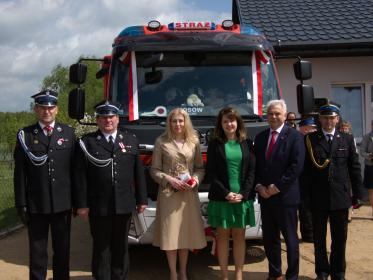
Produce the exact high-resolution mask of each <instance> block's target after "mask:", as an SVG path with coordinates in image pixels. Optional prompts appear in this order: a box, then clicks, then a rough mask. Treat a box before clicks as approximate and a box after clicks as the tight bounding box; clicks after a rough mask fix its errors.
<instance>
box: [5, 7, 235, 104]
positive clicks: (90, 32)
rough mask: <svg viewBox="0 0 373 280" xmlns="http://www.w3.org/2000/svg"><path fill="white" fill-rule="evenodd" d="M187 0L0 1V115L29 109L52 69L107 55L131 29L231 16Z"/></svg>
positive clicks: (218, 20)
mask: <svg viewBox="0 0 373 280" xmlns="http://www.w3.org/2000/svg"><path fill="white" fill-rule="evenodd" d="M197 7H198V5H197V3H196V1H194V2H191V3H189V2H188V1H187V0H184V1H183V0H136V1H129V0H102V1H99V0H81V1H69V0H39V1H30V0H29V1H28V0H14V1H6V0H5V1H4V0H3V1H1V2H0V26H1V29H0V52H1V56H0V89H1V90H0V111H19V110H27V109H28V108H29V104H30V101H31V99H30V96H31V95H33V94H35V93H36V92H37V91H38V90H39V89H40V85H41V83H42V80H43V78H44V77H45V76H46V75H48V74H50V71H51V70H52V69H53V67H54V66H56V65H57V64H59V63H61V64H62V65H69V64H71V63H73V62H75V61H76V60H77V59H78V58H79V56H81V55H95V56H97V57H101V56H103V55H105V54H108V53H110V52H111V44H112V42H113V39H114V38H115V36H116V35H117V34H119V32H120V31H121V30H122V29H123V28H125V27H127V26H131V25H143V24H146V23H147V22H148V21H150V20H152V19H157V20H159V21H161V22H163V23H168V22H172V21H176V20H205V21H207V20H213V21H216V22H220V21H221V20H222V19H226V18H230V10H228V9H227V11H226V12H217V11H211V10H210V9H196V8H197Z"/></svg>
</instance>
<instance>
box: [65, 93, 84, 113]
mask: <svg viewBox="0 0 373 280" xmlns="http://www.w3.org/2000/svg"><path fill="white" fill-rule="evenodd" d="M84 111H85V92H84V89H81V88H75V89H73V90H71V91H70V93H69V107H68V112H69V117H70V118H72V119H76V120H81V119H83V118H84Z"/></svg>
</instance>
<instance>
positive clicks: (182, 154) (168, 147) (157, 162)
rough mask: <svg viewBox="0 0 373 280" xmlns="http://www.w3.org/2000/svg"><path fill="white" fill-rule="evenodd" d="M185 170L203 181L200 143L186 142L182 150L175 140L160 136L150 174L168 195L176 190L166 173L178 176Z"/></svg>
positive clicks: (156, 143) (155, 146) (155, 147)
mask: <svg viewBox="0 0 373 280" xmlns="http://www.w3.org/2000/svg"><path fill="white" fill-rule="evenodd" d="M185 172H188V173H189V174H190V175H191V176H192V177H195V178H196V179H197V180H198V181H199V183H201V182H202V180H203V176H204V174H205V172H204V169H203V161H202V155H201V150H200V146H199V143H197V144H188V143H185V144H184V146H183V148H182V149H181V150H180V149H179V148H178V147H177V146H176V144H175V143H174V141H168V140H166V139H164V137H163V136H160V137H158V138H157V140H156V142H155V145H154V151H153V159H152V167H151V170H150V175H151V176H152V178H153V179H154V181H156V182H157V183H158V184H159V186H160V187H161V191H162V192H163V193H165V194H167V195H172V194H173V192H174V190H173V188H172V186H171V185H170V184H169V183H168V181H167V180H166V179H165V175H166V174H167V175H170V176H173V177H177V176H178V175H179V174H180V173H185ZM195 191H197V188H195Z"/></svg>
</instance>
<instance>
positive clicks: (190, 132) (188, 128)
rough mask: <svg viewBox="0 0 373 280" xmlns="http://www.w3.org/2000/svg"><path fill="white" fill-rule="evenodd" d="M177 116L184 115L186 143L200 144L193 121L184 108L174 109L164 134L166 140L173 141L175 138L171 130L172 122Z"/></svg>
mask: <svg viewBox="0 0 373 280" xmlns="http://www.w3.org/2000/svg"><path fill="white" fill-rule="evenodd" d="M175 115H182V116H183V117H184V137H185V142H187V143H191V144H196V143H198V137H197V133H196V131H195V130H194V128H193V124H192V121H191V119H190V117H189V115H188V113H187V112H186V111H185V110H184V109H182V108H175V109H173V110H172V111H171V112H170V113H169V114H168V116H167V121H166V122H167V123H166V131H165V132H164V133H163V135H162V136H163V137H164V139H166V140H168V141H171V140H173V139H174V138H175V136H174V134H173V132H172V129H171V121H172V117H173V116H175Z"/></svg>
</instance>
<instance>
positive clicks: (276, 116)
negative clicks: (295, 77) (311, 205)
mask: <svg viewBox="0 0 373 280" xmlns="http://www.w3.org/2000/svg"><path fill="white" fill-rule="evenodd" d="M267 117H268V123H269V126H270V128H269V129H267V130H265V131H263V132H261V133H260V134H258V135H257V136H256V138H255V146H254V150H255V156H256V162H257V165H256V187H255V189H256V190H257V192H258V193H259V203H260V208H261V215H262V229H263V241H264V249H265V252H266V255H267V259H268V266H269V276H268V279H283V277H282V269H281V239H280V233H282V235H283V237H284V239H285V243H286V248H287V262H288V268H287V271H286V279H298V274H299V241H298V236H297V223H298V220H297V209H298V205H299V203H300V194H299V184H298V177H299V175H300V173H301V172H302V168H303V163H304V153H305V151H304V150H305V149H304V144H303V143H304V142H303V136H302V135H301V134H300V133H299V132H298V131H297V130H295V129H292V128H290V127H289V126H287V125H286V124H285V120H286V104H285V102H284V101H283V100H272V101H270V102H269V103H268V105H267Z"/></svg>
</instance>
